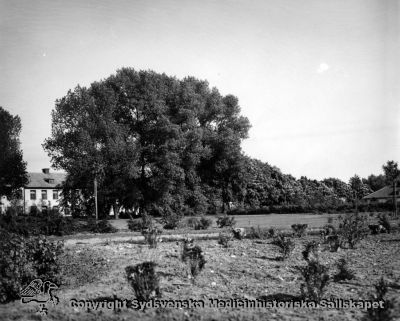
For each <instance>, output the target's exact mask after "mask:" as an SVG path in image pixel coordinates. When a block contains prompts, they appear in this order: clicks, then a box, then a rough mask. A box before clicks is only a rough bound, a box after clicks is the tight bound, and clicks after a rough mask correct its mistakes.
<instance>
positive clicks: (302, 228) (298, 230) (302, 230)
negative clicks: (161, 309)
mask: <svg viewBox="0 0 400 321" xmlns="http://www.w3.org/2000/svg"><path fill="white" fill-rule="evenodd" d="M307 227H308V224H292V230H293V231H294V234H295V235H296V236H297V237H302V236H304V235H305V234H306V231H307Z"/></svg>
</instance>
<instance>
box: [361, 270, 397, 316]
mask: <svg viewBox="0 0 400 321" xmlns="http://www.w3.org/2000/svg"><path fill="white" fill-rule="evenodd" d="M374 287H375V293H374V294H372V295H371V299H372V300H373V301H378V302H379V301H384V306H383V307H378V308H376V309H372V308H371V309H368V311H367V314H366V315H365V316H364V319H363V320H364V321H391V320H395V315H394V313H393V308H394V304H393V302H392V301H391V300H388V299H387V298H386V294H387V292H388V284H387V282H386V281H385V280H384V278H383V277H382V278H381V279H380V280H379V282H378V283H376V284H375V285H374Z"/></svg>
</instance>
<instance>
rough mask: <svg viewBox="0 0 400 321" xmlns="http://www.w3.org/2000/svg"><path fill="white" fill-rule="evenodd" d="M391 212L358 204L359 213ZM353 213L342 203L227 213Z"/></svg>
mask: <svg viewBox="0 0 400 321" xmlns="http://www.w3.org/2000/svg"><path fill="white" fill-rule="evenodd" d="M392 210H393V205H392V204H391V203H390V202H388V203H377V204H359V205H358V211H359V212H388V211H392ZM352 212H354V204H353V203H344V204H339V205H337V206H333V205H332V206H328V205H325V204H318V205H315V206H304V205H271V206H262V207H258V208H237V209H234V210H231V211H229V212H228V214H232V215H249V214H252V215H254V214H296V213H352Z"/></svg>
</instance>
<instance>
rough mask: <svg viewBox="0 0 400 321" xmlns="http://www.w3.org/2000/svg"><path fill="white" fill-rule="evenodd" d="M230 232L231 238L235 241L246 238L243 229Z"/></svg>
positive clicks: (234, 229)
mask: <svg viewBox="0 0 400 321" xmlns="http://www.w3.org/2000/svg"><path fill="white" fill-rule="evenodd" d="M231 231H232V235H233V237H234V238H235V239H237V240H242V239H244V238H245V236H246V230H245V229H244V228H243V227H236V228H233V229H232V230H231Z"/></svg>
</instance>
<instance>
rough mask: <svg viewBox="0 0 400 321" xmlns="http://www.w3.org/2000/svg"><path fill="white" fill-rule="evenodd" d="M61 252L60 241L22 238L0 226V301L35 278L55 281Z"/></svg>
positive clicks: (12, 296)
mask: <svg viewBox="0 0 400 321" xmlns="http://www.w3.org/2000/svg"><path fill="white" fill-rule="evenodd" d="M62 253H63V244H62V242H51V241H49V240H47V239H46V238H45V237H32V238H23V237H21V236H19V235H16V234H13V233H9V232H8V231H5V230H3V229H0V302H2V303H4V302H8V301H10V300H14V299H16V298H18V297H19V292H20V291H21V289H22V288H23V287H25V286H27V285H28V284H29V283H30V282H31V281H33V280H34V279H36V278H41V279H42V280H43V281H44V280H46V281H52V282H54V283H56V284H59V283H60V272H61V267H60V263H59V257H60V256H61V255H62Z"/></svg>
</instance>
